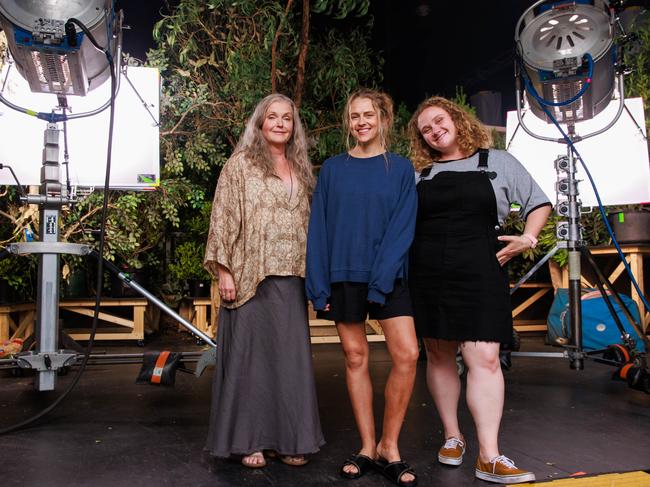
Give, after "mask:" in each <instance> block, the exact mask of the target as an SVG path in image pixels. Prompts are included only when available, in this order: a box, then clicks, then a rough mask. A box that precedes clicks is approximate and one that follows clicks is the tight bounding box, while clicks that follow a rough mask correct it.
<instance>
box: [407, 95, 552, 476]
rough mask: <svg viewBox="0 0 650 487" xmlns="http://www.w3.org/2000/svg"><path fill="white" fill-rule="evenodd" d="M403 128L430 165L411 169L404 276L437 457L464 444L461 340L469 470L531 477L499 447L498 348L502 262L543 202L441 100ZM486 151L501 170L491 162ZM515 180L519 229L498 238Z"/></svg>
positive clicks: (506, 336) (475, 126)
mask: <svg viewBox="0 0 650 487" xmlns="http://www.w3.org/2000/svg"><path fill="white" fill-rule="evenodd" d="M409 135H410V139H411V144H412V146H413V151H412V152H413V154H412V155H413V161H414V163H415V164H416V168H418V166H419V167H421V168H422V167H424V166H428V167H426V168H424V169H423V170H422V171H421V173H420V175H419V177H418V185H417V192H418V213H417V226H416V231H415V239H414V242H413V246H412V247H411V254H410V270H409V285H410V291H411V299H412V301H413V311H414V318H415V325H416V329H417V332H418V335H419V336H420V337H422V338H423V342H424V344H425V348H426V352H427V361H428V363H427V384H428V385H429V388H430V392H431V394H432V396H433V399H434V401H435V404H436V408H437V409H438V413H439V414H440V418H441V420H442V423H443V426H444V434H445V443H444V444H443V445H442V447H441V448H440V450H439V451H438V460H439V461H440V462H441V463H444V464H447V465H460V464H461V463H462V461H463V456H464V453H465V439H464V437H463V435H462V433H461V431H460V427H459V424H458V417H457V407H458V401H459V398H460V389H461V384H460V378H459V377H458V373H457V368H456V353H457V351H458V349H459V347H460V351H461V353H462V355H463V360H464V362H465V364H466V365H467V368H468V375H467V404H468V406H469V409H470V412H471V413H472V417H473V418H474V423H475V425H476V429H477V437H478V442H479V458H478V459H477V462H476V469H475V475H476V477H477V478H480V479H482V480H487V481H492V482H498V483H517V482H527V481H531V480H534V479H535V475H534V474H533V473H532V472H527V471H525V470H522V469H519V468H517V467H516V466H515V464H514V463H513V462H512V460H510V459H509V458H507V457H505V456H504V455H501V454H500V452H499V447H498V433H499V424H500V421H501V415H502V412H503V401H504V380H503V374H502V372H501V367H500V362H499V347H500V344H501V343H507V342H509V341H510V339H511V338H512V318H511V305H510V294H509V286H508V277H507V272H506V270H505V268H504V267H503V265H504V264H505V263H506V262H507V261H508V260H510V259H511V258H512V257H514V256H515V255H517V254H519V253H521V252H523V251H524V250H526V249H528V248H531V247H533V246H535V244H536V243H537V240H536V237H537V235H538V233H539V232H540V231H541V229H542V227H543V226H544V223H545V222H546V219H547V218H548V215H549V213H550V203H548V201H547V198H546V197H545V196H539V193H541V190H539V187H538V186H537V185H536V184H534V182H532V178H530V175H528V173H527V172H526V171H525V170H524V169H522V168H523V166H520V165H519V164H518V163H517V165H516V166H515V165H513V169H516V171H518V178H514V179H513V177H512V174H507V177H506V173H508V169H509V167H510V166H503V165H502V163H503V161H504V160H507V159H508V157H511V156H509V155H508V154H505V153H503V151H488V150H487V147H488V146H489V144H490V138H489V135H488V133H487V131H486V130H485V129H484V128H483V127H482V126H481V125H480V123H479V122H478V121H477V120H476V119H475V118H474V117H473V116H471V115H469V114H468V113H467V112H465V111H464V110H463V109H461V108H460V107H459V106H458V105H456V104H454V103H453V102H450V101H449V100H446V99H444V98H440V97H434V98H430V99H428V100H426V101H425V102H423V103H422V104H421V105H420V107H418V109H417V110H416V111H415V114H414V115H413V117H412V119H411V122H410V123H409ZM491 154H492V156H491ZM490 157H492V158H493V164H494V165H495V166H498V167H499V173H500V175H499V174H497V173H496V172H495V171H494V170H492V169H493V167H491V166H490V162H489V160H490ZM497 159H499V161H497ZM432 161H433V166H431V162H432ZM497 162H498V164H497ZM508 162H509V161H508ZM493 180H495V181H494V182H493ZM521 180H523V181H521ZM520 183H521V184H520ZM508 184H510V185H511V186H513V187H507V186H508ZM521 187H526V188H528V189H529V190H530V191H529V193H530V194H528V195H525V196H524V197H523V198H522V199H526V204H527V206H528V207H532V209H531V211H530V212H528V213H527V219H526V228H525V231H524V234H523V235H519V236H515V235H508V236H501V237H499V236H498V233H497V232H498V229H499V216H498V207H499V205H501V208H503V207H504V206H505V205H507V206H508V207H509V204H510V202H511V201H504V200H507V199H509V198H511V197H512V195H514V194H518V195H521V194H522V191H521ZM495 188H498V191H497V192H496V193H495ZM536 203H539V204H537V206H535V204H536Z"/></svg>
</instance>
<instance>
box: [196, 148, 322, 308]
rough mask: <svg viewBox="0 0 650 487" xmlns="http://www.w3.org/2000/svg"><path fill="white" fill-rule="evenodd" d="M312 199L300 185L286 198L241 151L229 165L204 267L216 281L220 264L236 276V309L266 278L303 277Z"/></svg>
mask: <svg viewBox="0 0 650 487" xmlns="http://www.w3.org/2000/svg"><path fill="white" fill-rule="evenodd" d="M308 219H309V195H308V194H307V192H306V191H305V189H304V188H303V187H302V185H298V187H297V188H296V187H295V186H294V190H293V192H292V194H291V198H289V194H287V190H286V188H285V185H284V183H283V182H282V180H281V179H280V178H279V177H275V176H271V177H266V176H265V175H264V173H263V170H262V169H261V168H259V167H257V166H255V165H254V164H253V163H252V162H250V160H248V159H247V158H246V156H245V155H244V154H242V153H237V154H233V156H232V157H231V158H230V159H229V160H228V162H226V165H225V166H224V167H223V169H222V171H221V174H220V176H219V181H218V182H217V189H216V192H215V195H214V202H213V205H212V215H211V218H210V231H209V234H208V241H207V245H206V252H205V259H204V265H205V267H206V269H207V270H208V271H209V272H210V273H211V274H212V275H213V276H214V277H215V278H218V276H219V274H218V269H217V263H219V264H221V265H223V266H225V267H227V268H228V269H229V270H230V272H231V273H232V275H233V278H234V281H235V288H236V292H237V296H236V299H235V300H234V301H230V302H224V301H222V302H221V305H222V306H224V307H225V308H231V309H233V308H238V307H239V306H241V305H243V304H244V303H246V302H247V301H248V300H249V299H251V298H252V297H253V296H254V295H255V291H256V289H257V286H258V284H259V283H260V282H262V281H263V280H264V278H265V277H267V276H299V277H305V252H306V242H307V223H308Z"/></svg>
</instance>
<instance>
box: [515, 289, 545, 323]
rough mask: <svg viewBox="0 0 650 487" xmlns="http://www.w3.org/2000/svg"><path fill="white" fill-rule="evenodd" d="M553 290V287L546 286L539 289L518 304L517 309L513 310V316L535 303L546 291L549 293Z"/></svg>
mask: <svg viewBox="0 0 650 487" xmlns="http://www.w3.org/2000/svg"><path fill="white" fill-rule="evenodd" d="M550 290H551V288H550V287H549V288H544V289H540V290H539V291H537V292H535V293H534V294H533V295H532V296H531V297H529V298H528V299H526V301H524V302H523V303H521V304H520V305H519V306H517V307H516V308H515V309H513V310H512V317H513V318H514V317H515V316H517V315H518V314H519V313H521V312H522V311H524V310H525V309H526V308H528V307H529V306H531V305H532V304H533V303H535V302H536V301H537V300H539V299H540V298H541V297H542V296H544V295H545V294H546V293H548V292H549V291H550Z"/></svg>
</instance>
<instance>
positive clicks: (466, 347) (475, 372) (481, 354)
mask: <svg viewBox="0 0 650 487" xmlns="http://www.w3.org/2000/svg"><path fill="white" fill-rule="evenodd" d="M461 353H462V354H463V359H464V361H465V364H466V365H467V368H468V372H467V406H468V407H469V410H470V412H471V413H472V417H473V418H474V424H475V425H476V433H477V436H478V443H479V456H480V457H481V460H482V461H484V462H489V461H490V460H491V459H493V458H494V457H496V456H498V455H499V444H498V439H499V438H498V437H499V425H500V424H501V416H502V414H503V396H504V383H503V373H502V372H501V364H500V362H499V344H498V343H495V342H464V343H463V344H462V345H461Z"/></svg>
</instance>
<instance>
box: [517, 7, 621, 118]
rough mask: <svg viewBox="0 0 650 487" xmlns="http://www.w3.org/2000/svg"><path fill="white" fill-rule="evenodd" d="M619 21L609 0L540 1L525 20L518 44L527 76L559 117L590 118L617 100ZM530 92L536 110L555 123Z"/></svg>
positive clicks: (528, 12) (520, 21)
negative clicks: (616, 29)
mask: <svg viewBox="0 0 650 487" xmlns="http://www.w3.org/2000/svg"><path fill="white" fill-rule="evenodd" d="M614 21H615V18H614V13H613V11H612V10H611V9H610V8H609V4H608V2H605V1H603V0H593V1H579V0H577V1H571V2H566V1H564V2H548V1H542V2H537V3H535V4H533V5H532V6H531V7H530V8H529V9H528V10H526V12H525V13H524V14H523V15H522V17H521V18H520V19H519V22H518V24H517V27H516V29H515V43H516V47H517V51H518V55H519V57H520V59H521V61H522V63H523V69H524V71H525V76H526V78H527V81H528V82H529V83H530V85H532V87H533V88H534V90H535V92H536V93H537V94H538V95H539V96H540V97H541V98H542V99H544V100H546V101H548V102H549V105H547V106H548V108H549V110H550V111H551V113H552V114H553V116H554V117H555V119H556V120H557V121H558V122H560V123H570V122H579V121H582V120H589V119H591V118H593V117H595V116H596V115H597V114H598V113H600V112H601V111H602V110H603V109H604V108H605V107H606V106H607V105H608V104H609V102H610V101H611V99H612V92H613V90H614V79H615V72H614V62H615V59H614V56H615V46H614ZM589 85H591V87H590V89H587V88H588V87H589ZM526 96H527V98H528V101H529V104H530V106H531V109H532V110H533V112H534V113H535V115H537V116H538V117H539V118H541V119H544V120H546V121H547V122H550V120H549V119H548V116H547V114H546V113H544V111H543V110H542V109H541V108H540V107H539V105H538V103H537V102H536V101H534V100H532V99H531V98H532V96H531V94H530V93H529V92H528V91H527V95H526Z"/></svg>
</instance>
